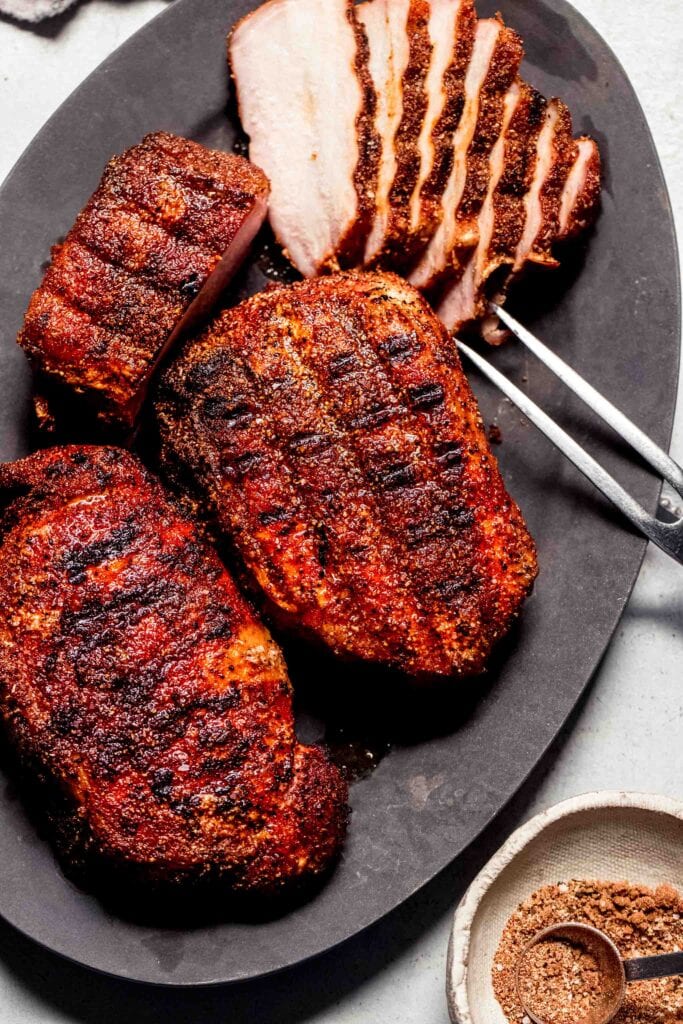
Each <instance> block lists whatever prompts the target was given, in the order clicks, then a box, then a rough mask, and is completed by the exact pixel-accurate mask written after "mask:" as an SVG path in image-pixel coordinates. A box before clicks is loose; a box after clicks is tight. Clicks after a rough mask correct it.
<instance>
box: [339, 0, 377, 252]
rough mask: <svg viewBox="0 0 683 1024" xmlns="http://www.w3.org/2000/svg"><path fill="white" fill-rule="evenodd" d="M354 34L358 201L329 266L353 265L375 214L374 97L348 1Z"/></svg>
mask: <svg viewBox="0 0 683 1024" xmlns="http://www.w3.org/2000/svg"><path fill="white" fill-rule="evenodd" d="M347 17H348V19H349V22H350V23H351V25H352V26H353V31H354V34H355V37H356V57H355V65H354V66H355V71H356V75H357V76H358V81H359V83H360V88H361V95H362V102H361V108H360V110H359V112H358V117H357V118H356V133H357V135H358V163H357V164H356V168H355V171H354V174H353V184H354V188H355V190H356V196H357V200H358V211H357V215H356V220H355V222H354V224H353V225H352V226H351V227H350V228H349V230H348V231H347V233H346V235H345V237H344V238H342V239H341V241H340V242H339V245H338V247H337V251H336V253H335V259H334V260H333V263H334V264H335V265H334V266H331V267H330V268H329V269H331V270H338V269H339V268H340V267H350V266H354V265H355V264H357V263H358V262H360V261H361V260H362V257H363V249H364V246H365V240H366V238H367V236H368V234H369V232H370V228H371V227H372V221H373V218H374V215H375V190H376V188H377V175H378V172H379V161H380V154H381V149H382V144H381V140H380V137H379V135H378V133H377V128H376V125H375V115H376V109H377V96H376V95H375V87H374V85H373V83H372V77H371V75H370V69H369V67H368V40H367V36H366V34H365V30H364V28H363V25H362V24H361V22H360V21H359V19H358V18H357V17H356V15H355V14H354V4H353V3H352V2H350V3H349V8H348V12H347Z"/></svg>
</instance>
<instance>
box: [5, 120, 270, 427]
mask: <svg viewBox="0 0 683 1024" xmlns="http://www.w3.org/2000/svg"><path fill="white" fill-rule="evenodd" d="M267 197H268V182H267V180H266V178H265V176H264V174H263V172H262V171H260V170H259V168H258V167H254V166H253V165H252V164H250V163H249V162H248V161H247V160H244V159H243V158H242V157H237V156H233V155H232V154H227V153H218V152H213V151H211V150H208V149H205V148H204V146H200V145H199V144H198V143H196V142H191V141H189V140H187V139H181V138H178V137H177V136H174V135H170V134H168V133H166V132H154V133H153V134H151V135H148V136H146V137H145V138H144V139H143V141H142V142H141V143H140V144H139V145H137V146H134V147H133V148H132V149H129V150H127V151H126V152H125V153H123V154H122V155H120V156H117V157H114V158H113V159H112V160H111V161H110V162H109V164H108V165H107V167H106V169H105V172H104V175H103V177H102V180H101V182H100V184H99V187H98V188H97V190H96V192H95V193H94V194H93V196H91V198H90V200H89V201H88V203H87V205H86V206H85V208H84V209H83V211H82V212H81V213H80V214H79V216H78V218H77V220H76V223H75V224H74V226H73V227H72V229H71V231H70V232H69V234H68V235H67V237H66V239H65V241H64V242H63V243H62V244H61V245H58V246H55V248H54V249H53V251H52V261H51V264H50V266H49V268H48V270H47V272H46V274H45V277H44V279H43V281H42V283H41V285H40V287H39V288H38V289H37V291H36V292H34V294H33V296H32V298H31V301H30V303H29V307H28V310H27V313H26V317H25V320H24V325H23V328H22V330H21V333H20V334H19V338H18V341H19V344H20V345H21V346H22V348H23V349H24V350H25V352H26V354H27V355H28V357H29V360H30V362H31V366H32V368H33V369H34V371H35V372H36V375H37V382H38V385H39V387H40V388H41V389H44V391H45V394H46V395H56V394H57V392H58V393H59V394H60V397H62V398H63V397H64V393H65V392H66V393H68V395H69V397H70V398H71V399H73V397H74V396H77V397H80V398H83V399H85V401H86V402H87V403H88V405H89V407H90V408H92V409H93V410H94V411H95V413H96V414H97V416H98V418H99V419H100V420H101V421H103V422H104V423H106V424H107V425H112V424H113V425H116V426H117V427H118V428H123V429H124V430H127V429H129V428H130V427H132V426H133V424H134V422H135V419H136V417H137V414H138V411H139V408H140V405H141V404H142V401H143V399H144V396H145V391H146V387H147V384H148V381H149V378H150V377H151V375H152V373H153V372H154V369H155V367H156V366H157V365H158V363H159V361H160V359H161V358H162V356H163V354H164V352H165V351H166V350H167V349H168V348H169V347H170V346H171V345H172V344H173V342H174V340H175V339H176V337H177V336H178V335H179V334H180V333H181V332H182V331H183V330H185V329H186V328H187V327H188V326H189V325H190V324H191V323H192V322H193V321H195V320H196V319H197V318H199V317H200V316H201V315H203V314H205V313H206V311H207V310H208V308H209V307H210V306H211V305H213V304H214V302H215V300H216V298H217V296H218V294H219V293H220V291H221V290H222V289H223V288H224V287H225V285H226V283H227V281H228V280H229V279H230V277H231V276H232V274H233V273H234V271H235V269H236V268H237V266H239V264H240V263H241V261H242V259H243V258H244V256H245V255H246V251H247V248H248V246H249V243H250V242H251V240H252V239H253V237H254V235H255V234H256V232H257V231H258V229H259V227H260V226H261V224H262V222H263V220H264V218H265V215H266V202H267ZM37 408H38V409H39V411H40V410H43V411H45V412H47V408H46V406H45V402H44V400H42V399H39V400H38V403H37Z"/></svg>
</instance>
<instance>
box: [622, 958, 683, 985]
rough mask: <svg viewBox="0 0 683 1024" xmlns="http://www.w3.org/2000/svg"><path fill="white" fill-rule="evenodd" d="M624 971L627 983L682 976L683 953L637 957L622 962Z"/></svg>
mask: <svg viewBox="0 0 683 1024" xmlns="http://www.w3.org/2000/svg"><path fill="white" fill-rule="evenodd" d="M624 971H625V972H626V980H627V981H644V980H645V978H668V977H669V976H670V975H672V974H683V953H660V954H659V956H639V957H636V958H635V959H633V960H624Z"/></svg>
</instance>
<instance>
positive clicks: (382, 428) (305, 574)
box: [156, 272, 536, 677]
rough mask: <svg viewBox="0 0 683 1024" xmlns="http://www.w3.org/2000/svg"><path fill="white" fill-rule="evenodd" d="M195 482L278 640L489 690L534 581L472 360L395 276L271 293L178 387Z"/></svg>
mask: <svg viewBox="0 0 683 1024" xmlns="http://www.w3.org/2000/svg"><path fill="white" fill-rule="evenodd" d="M156 407H157V413H158V418H159V423H160V428H161V435H162V442H163V458H164V462H165V464H166V466H167V468H168V470H169V472H170V473H171V474H176V475H177V476H178V479H179V480H181V479H182V480H183V481H184V480H186V479H187V478H188V477H189V478H190V479H191V480H193V481H194V484H195V486H196V489H197V492H198V494H199V495H200V500H202V501H203V503H204V507H205V508H206V509H207V510H208V511H210V512H211V513H212V515H213V517H214V518H215V520H216V521H217V523H218V525H219V527H220V528H221V529H222V530H223V531H224V533H225V534H227V535H228V536H229V537H230V538H231V539H232V541H233V543H234V545H235V547H236V549H237V551H238V553H239V555H240V557H241V560H242V562H243V563H244V565H245V567H246V569H247V571H248V573H249V574H250V576H251V579H252V581H253V583H254V584H255V585H256V587H257V588H258V589H260V591H261V593H262V595H263V596H264V597H265V599H266V602H267V605H268V608H269V610H270V612H271V613H273V614H274V615H275V616H276V617H277V618H278V619H279V620H281V622H282V623H283V624H285V625H288V626H290V627H291V628H293V629H295V630H299V631H302V632H304V633H305V634H308V635H309V636H311V637H314V638H316V639H318V640H321V641H323V642H324V643H325V644H327V645H328V646H329V647H330V648H331V649H332V651H334V652H335V653H337V654H340V655H343V656H353V657H356V658H362V659H366V660H368V661H374V662H379V663H383V664H386V665H390V666H393V667H396V668H399V669H401V670H402V671H404V672H405V673H408V674H410V675H412V676H415V677H427V676H447V675H458V674H461V675H467V674H472V673H477V672H480V671H481V670H482V669H483V667H484V665H485V663H486V659H487V657H488V655H489V652H490V650H491V648H492V646H493V644H494V643H495V641H496V640H497V639H498V638H499V637H500V636H502V635H503V634H504V633H505V632H506V630H507V629H508V628H509V626H510V624H511V622H512V621H513V619H514V618H515V616H516V615H517V613H518V611H519V609H520V606H521V604H522V601H523V599H524V597H525V596H526V595H527V593H528V592H529V590H530V588H531V585H532V583H533V580H534V577H535V575H536V557H535V551H534V545H533V542H532V540H531V538H530V537H529V534H528V532H527V530H526V527H525V525H524V521H523V519H522V516H521V513H520V512H519V509H518V508H517V506H516V505H515V504H514V502H513V501H512V499H511V498H510V496H509V495H508V494H507V493H506V491H505V487H504V485H503V481H502V479H501V476H500V473H499V471H498V467H497V465H496V462H495V459H494V458H493V455H492V454H491V452H490V450H489V447H488V445H487V442H486V438H485V435H484V430H483V426H482V422H481V419H480V416H479V412H478V410H477V406H476V402H475V399H474V397H473V395H472V392H471V391H470V389H469V386H468V384H467V381H466V379H465V376H464V374H463V372H462V369H461V366H460V362H459V359H458V354H457V350H456V348H455V345H454V344H453V342H452V341H451V339H450V338H449V337H448V335H447V333H446V332H445V330H444V328H443V327H442V325H441V324H440V322H439V320H438V319H437V317H436V316H435V315H434V314H433V313H432V312H431V310H430V309H429V307H428V306H427V304H426V303H425V301H424V300H423V299H422V298H421V297H420V295H419V294H418V293H417V292H416V291H415V290H414V289H413V288H411V287H410V286H409V285H407V284H406V283H405V282H403V281H402V280H400V279H399V278H398V277H396V276H395V275H393V274H381V273H357V272H351V273H347V274H340V275H334V276H331V277H324V278H318V279H314V280H310V281H304V282H301V283H299V284H296V285H294V286H292V287H279V288H272V289H270V290H268V291H266V292H263V293H262V294H260V295H256V296H254V297H253V298H252V299H249V300H248V301H247V302H244V303H242V304H241V305H239V306H237V307H236V308H234V309H232V310H230V311H229V312H227V313H224V314H222V315H221V316H220V317H218V318H217V319H216V320H215V321H214V322H213V323H212V324H211V325H210V327H209V328H208V329H207V330H206V331H205V332H204V333H203V334H201V335H200V336H199V337H197V338H195V339H194V340H191V341H190V342H189V343H188V344H187V346H186V347H185V349H184V350H183V352H182V354H181V355H180V357H179V358H177V360H176V361H175V362H174V363H173V365H171V366H170V367H169V368H168V369H167V370H166V371H165V372H164V374H163V375H162V377H161V379H160V385H159V396H158V400H157V405H156Z"/></svg>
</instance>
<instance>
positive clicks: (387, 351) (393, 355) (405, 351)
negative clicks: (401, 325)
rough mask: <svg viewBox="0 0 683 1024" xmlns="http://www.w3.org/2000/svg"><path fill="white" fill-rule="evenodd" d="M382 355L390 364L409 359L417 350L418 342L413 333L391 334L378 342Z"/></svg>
mask: <svg viewBox="0 0 683 1024" xmlns="http://www.w3.org/2000/svg"><path fill="white" fill-rule="evenodd" d="M380 344H381V346H382V353H383V354H384V355H385V356H386V357H387V359H390V360H391V361H392V362H397V363H398V362H401V361H402V360H403V359H409V358H410V357H411V355H413V353H414V352H415V351H416V350H417V349H419V341H418V339H417V336H416V335H415V334H414V333H411V332H406V333H405V334H392V335H391V336H390V337H388V338H386V339H384V340H382V341H381V342H380Z"/></svg>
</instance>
